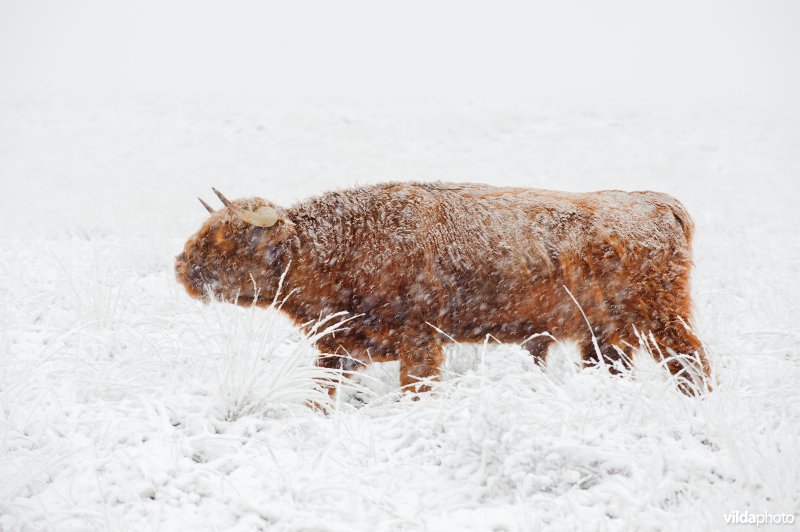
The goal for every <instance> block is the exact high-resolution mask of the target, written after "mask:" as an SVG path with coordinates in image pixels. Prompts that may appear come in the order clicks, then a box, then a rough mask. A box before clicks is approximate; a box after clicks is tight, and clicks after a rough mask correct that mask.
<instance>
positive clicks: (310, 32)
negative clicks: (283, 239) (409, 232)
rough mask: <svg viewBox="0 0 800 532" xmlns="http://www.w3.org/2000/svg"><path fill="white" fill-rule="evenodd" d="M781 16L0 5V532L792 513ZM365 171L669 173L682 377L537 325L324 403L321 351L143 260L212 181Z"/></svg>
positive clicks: (388, 174)
mask: <svg viewBox="0 0 800 532" xmlns="http://www.w3.org/2000/svg"><path fill="white" fill-rule="evenodd" d="M798 14H800V4H798V3H797V2H790V1H775V2H768V3H765V2H750V1H748V0H726V1H724V2H721V1H717V0H700V1H692V2H669V3H666V2H665V3H661V4H659V5H653V4H652V3H647V4H645V3H641V2H634V1H632V0H610V1H608V2H603V3H602V4H600V3H592V2H562V3H558V4H555V3H552V2H551V3H547V2H528V3H524V4H520V3H515V2H493V3H491V6H489V5H488V4H479V3H469V2H467V3H465V2H455V1H450V0H445V1H442V2H436V3H430V2H415V1H413V0H412V1H410V2H403V3H402V4H401V3H396V4H394V5H392V6H389V5H387V4H385V3H375V2H362V1H360V0H343V1H340V2H336V3H322V2H320V3H315V2H296V3H270V2H252V1H250V0H242V1H239V2H234V3H225V4H224V7H223V4H220V3H217V2H207V1H204V0H193V1H191V2H188V1H176V2H170V3H168V4H167V3H164V2H155V1H148V0H144V1H142V2H137V3H135V4H133V3H131V4H123V3H109V2H104V1H100V0H83V1H81V2H70V3H65V2H59V1H54V0H36V1H33V2H31V1H16V2H15V1H14V0H5V1H3V2H0V72H2V83H0V234H2V235H3V240H2V245H0V530H2V531H3V532H6V531H13V532H17V531H28V530H55V531H67V530H70V531H78V530H80V531H84V530H85V531H88V530H164V531H169V530H192V531H195V530H235V531H256V530H270V531H273V530H274V531H312V530H313V531H348V532H349V531H381V532H383V531H386V532H388V531H406V530H408V531H411V530H429V531H436V532H439V531H451V530H452V531H458V532H462V531H476V532H477V531H481V532H482V531H498V532H499V531H509V532H517V531H520V532H522V531H526V532H527V531H536V530H576V529H585V530H698V531H705V530H719V529H723V527H725V524H726V523H727V522H730V521H732V520H735V519H736V516H739V518H740V519H742V520H744V519H746V518H747V517H748V516H750V517H752V516H754V515H758V516H761V515H764V512H768V513H769V515H774V514H792V516H794V517H796V516H797V514H798V512H800V453H798V449H799V448H800V386H799V385H798V383H800V325H799V324H798V316H800V303H798V302H800V283H798V270H799V269H800V239H799V238H798V237H797V228H798V227H800V209H798V201H799V200H800V106H798V101H797V94H800V69H798V68H797V65H798V64H800V62H798V61H797V56H798V50H800V33H798V32H797V20H798ZM391 180H401V181H409V180H420V181H433V180H443V181H457V182H476V183H488V184H492V185H498V186H509V187H532V188H542V189H553V190H563V191H567V192H583V191H592V190H599V189H621V190H654V191H659V192H664V193H667V194H670V195H672V196H674V197H675V198H677V199H678V200H680V202H681V203H682V204H684V205H685V206H686V209H687V211H688V212H689V213H690V214H691V216H692V218H693V219H694V221H695V225H696V231H695V236H694V246H693V247H694V258H695V271H694V277H693V279H694V280H693V294H694V301H695V305H696V312H695V314H694V318H695V322H696V327H697V333H698V336H699V337H700V338H701V339H702V340H703V341H704V342H705V345H706V348H707V351H708V353H709V356H710V358H711V360H712V361H713V363H714V365H715V367H716V370H717V375H718V379H719V385H718V386H717V387H716V388H715V389H714V391H713V392H711V393H710V394H707V395H706V396H704V397H702V398H691V397H686V396H684V395H682V394H680V393H679V392H677V391H676V390H675V389H674V386H671V385H670V384H669V383H668V382H665V377H664V371H663V368H659V367H658V366H657V364H656V363H655V362H654V361H653V360H652V358H649V357H647V356H639V357H637V359H636V364H635V366H634V369H633V370H632V372H631V373H630V374H626V375H625V376H624V377H622V378H619V377H612V376H610V375H608V374H606V373H605V371H604V370H603V369H602V368H597V369H580V368H579V367H578V366H577V357H578V352H577V347H576V346H575V345H573V344H570V343H563V344H556V345H555V346H554V347H553V348H552V349H551V352H550V355H549V357H548V365H547V367H546V368H540V367H538V366H536V365H535V364H533V361H532V360H531V357H530V355H529V354H528V353H527V352H525V351H523V350H522V349H520V348H519V347H517V346H514V345H503V346H499V345H494V343H493V342H488V343H487V344H486V345H460V346H452V345H451V346H449V347H447V349H446V360H445V366H444V372H443V376H442V381H441V382H440V383H438V384H437V385H436V387H435V390H434V391H433V392H432V393H430V394H425V395H422V396H420V397H419V400H416V401H415V400H413V398H412V397H410V396H407V395H403V394H402V393H401V392H400V390H399V382H398V379H399V376H398V373H399V370H398V365H397V363H396V362H388V363H382V364H377V363H376V364H373V365H372V366H370V367H369V368H368V369H366V370H365V371H363V372H361V373H359V374H358V375H357V376H355V377H354V378H353V379H352V380H350V381H347V380H342V381H341V382H338V383H337V384H338V386H339V392H338V393H337V394H336V395H335V396H334V397H333V398H331V397H330V396H328V395H327V394H326V393H324V392H323V391H322V390H321V389H320V388H319V386H318V384H319V379H338V376H336V375H331V374H330V373H329V372H325V371H322V370H320V369H319V368H315V367H313V366H311V361H312V360H313V358H314V356H315V352H314V350H313V348H311V347H310V345H309V341H308V339H307V338H303V337H302V336H301V335H300V334H298V332H297V331H296V330H295V329H293V328H292V327H291V326H290V324H289V322H288V320H287V319H286V318H284V317H283V316H282V315H280V314H278V313H276V312H274V311H270V310H262V309H258V310H252V309H245V308H238V307H234V306H231V305H224V304H211V305H204V304H202V303H200V302H198V301H196V300H193V299H192V298H190V297H189V296H188V295H187V294H186V293H185V291H184V289H183V287H181V286H180V285H179V284H178V283H177V282H176V281H175V278H174V273H173V263H174V257H175V255H177V254H178V253H179V252H180V251H181V250H182V248H183V245H184V243H185V241H186V239H187V238H188V237H189V236H190V235H191V234H192V233H194V232H195V231H196V230H197V229H198V228H199V227H200V225H201V224H202V222H203V221H204V220H205V219H206V218H207V216H208V214H207V212H206V211H205V209H203V207H202V206H201V205H199V204H198V202H197V200H196V197H197V196H200V197H202V198H204V199H205V200H206V201H208V202H209V203H211V204H212V205H215V206H217V205H218V203H216V198H215V197H214V195H213V193H212V192H211V187H212V186H214V187H216V188H218V189H219V190H221V191H223V192H224V193H225V194H226V195H227V196H228V197H230V198H231V199H234V198H242V197H251V196H261V197H263V198H264V199H266V200H268V201H270V202H272V203H274V204H275V205H276V206H280V207H288V206H291V205H293V204H295V203H297V202H299V201H302V200H304V199H306V198H309V197H311V196H313V195H316V194H319V193H322V192H324V191H327V190H332V189H340V188H344V187H349V186H353V185H366V184H370V183H377V182H384V181H391ZM315 379H316V380H315ZM310 406H311V407H310ZM797 526H798V525H797V523H796V522H795V523H794V528H797ZM736 528H737V529H739V530H748V529H754V528H755V526H748V525H746V524H741V525H737V527H736ZM772 528H773V529H780V530H789V529H792V528H793V527H792V526H773V527H772ZM759 529H760V530H765V529H770V527H768V526H761V527H760V528H759Z"/></svg>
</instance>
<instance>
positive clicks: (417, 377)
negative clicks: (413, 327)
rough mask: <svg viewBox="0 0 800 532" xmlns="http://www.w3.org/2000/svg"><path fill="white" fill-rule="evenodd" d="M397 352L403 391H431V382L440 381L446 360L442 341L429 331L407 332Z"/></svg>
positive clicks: (403, 335)
mask: <svg viewBox="0 0 800 532" xmlns="http://www.w3.org/2000/svg"><path fill="white" fill-rule="evenodd" d="M396 352H397V356H398V358H399V359H400V386H401V387H402V388H403V391H405V392H419V393H422V392H427V391H430V389H431V386H430V380H431V379H433V380H437V379H438V377H439V373H440V370H441V366H442V361H443V360H444V356H443V354H442V343H441V341H440V339H439V338H437V337H436V335H433V334H431V333H429V332H427V331H405V332H404V333H403V334H402V335H401V339H400V341H399V343H398V345H397V347H396ZM426 381H427V382H426Z"/></svg>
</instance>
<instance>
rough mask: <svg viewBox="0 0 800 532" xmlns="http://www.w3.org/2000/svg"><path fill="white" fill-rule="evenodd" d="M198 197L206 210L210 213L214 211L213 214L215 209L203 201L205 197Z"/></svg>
mask: <svg viewBox="0 0 800 532" xmlns="http://www.w3.org/2000/svg"><path fill="white" fill-rule="evenodd" d="M197 199H199V200H200V203H202V204H203V207H205V208H206V210H207V211H208V212H210V213H212V214H213V213H214V209H212V208H211V206H210V205H209V204H208V203H206V202H205V201H203V198H197Z"/></svg>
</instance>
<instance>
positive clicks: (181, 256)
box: [175, 253, 186, 261]
mask: <svg viewBox="0 0 800 532" xmlns="http://www.w3.org/2000/svg"><path fill="white" fill-rule="evenodd" d="M175 258H176V259H177V260H179V261H185V260H186V253H181V254H180V255H178V256H177V257H175Z"/></svg>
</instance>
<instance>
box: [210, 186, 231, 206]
mask: <svg viewBox="0 0 800 532" xmlns="http://www.w3.org/2000/svg"><path fill="white" fill-rule="evenodd" d="M211 190H213V191H214V194H216V195H217V197H218V198H219V200H220V201H221V202H222V204H223V205H225V206H226V207H231V208H233V204H232V203H231V201H230V200H229V199H228V198H226V197H225V196H223V195H222V192H220V191H219V190H217V189H216V188H214V187H211Z"/></svg>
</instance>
